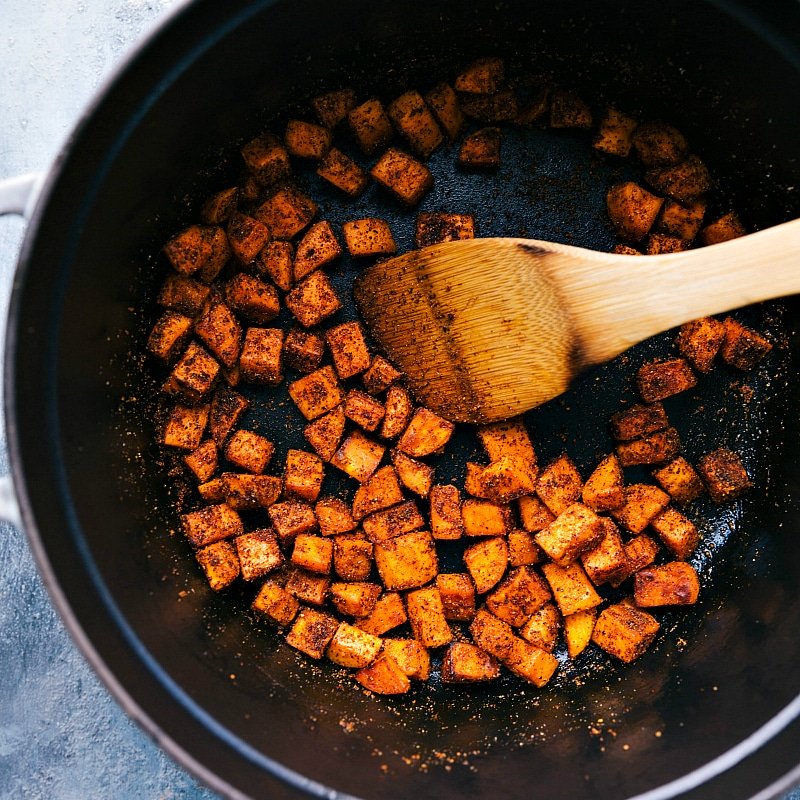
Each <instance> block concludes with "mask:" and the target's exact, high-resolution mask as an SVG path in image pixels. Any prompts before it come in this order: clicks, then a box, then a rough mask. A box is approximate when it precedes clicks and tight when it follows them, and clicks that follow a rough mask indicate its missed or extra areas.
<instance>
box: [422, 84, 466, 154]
mask: <svg viewBox="0 0 800 800" xmlns="http://www.w3.org/2000/svg"><path fill="white" fill-rule="evenodd" d="M425 103H426V104H427V106H428V108H429V109H430V110H431V112H432V113H433V116H434V117H436V121H437V122H438V123H439V126H440V127H441V129H442V130H443V131H444V132H445V133H446V134H447V138H448V139H449V140H450V141H451V142H454V141H455V140H456V139H458V136H459V134H460V133H461V130H462V128H463V127H464V115H463V114H462V113H461V107H460V106H459V103H458V95H457V94H456V92H455V90H454V89H453V87H452V86H450V85H449V84H447V83H438V84H436V86H434V87H433V88H432V89H431V90H430V91H429V92H426V94H425Z"/></svg>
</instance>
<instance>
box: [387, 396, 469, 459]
mask: <svg viewBox="0 0 800 800" xmlns="http://www.w3.org/2000/svg"><path fill="white" fill-rule="evenodd" d="M455 427H456V426H455V425H454V424H453V423H452V422H449V421H448V420H446V419H443V418H442V417H440V416H439V415H438V414H435V413H434V412H433V411H431V410H430V409H427V408H425V407H424V406H422V407H420V408H418V409H417V410H416V411H415V412H414V415H413V416H412V417H411V422H409V423H408V426H407V427H406V429H405V431H404V432H403V435H402V436H401V437H400V439H399V441H398V442H397V449H398V450H400V451H401V452H403V453H406V455H409V456H412V457H413V458H421V457H423V456H429V455H431V454H432V453H437V452H439V451H440V450H442V448H444V446H445V445H446V444H447V443H448V442H449V441H450V437H451V436H452V435H453V431H454V430H455Z"/></svg>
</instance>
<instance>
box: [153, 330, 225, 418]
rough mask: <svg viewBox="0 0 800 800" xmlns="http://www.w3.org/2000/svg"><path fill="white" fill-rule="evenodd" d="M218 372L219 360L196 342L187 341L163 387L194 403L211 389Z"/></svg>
mask: <svg viewBox="0 0 800 800" xmlns="http://www.w3.org/2000/svg"><path fill="white" fill-rule="evenodd" d="M219 373H220V366H219V362H218V361H217V360H216V359H215V358H214V356H212V355H211V354H210V353H209V352H208V351H207V350H206V349H205V348H204V347H203V346H202V345H200V344H198V343H197V342H189V344H188V346H187V347H186V350H184V352H183V355H182V356H181V357H180V358H179V359H178V362H177V363H176V364H175V366H174V367H173V368H172V372H170V374H169V377H168V378H167V381H166V383H165V384H164V387H163V389H164V390H165V391H174V392H176V393H177V394H179V395H181V396H182V397H184V398H186V400H187V401H189V402H190V403H196V402H198V401H199V400H201V399H202V398H203V397H204V396H205V395H206V394H208V392H210V391H211V389H212V388H213V386H214V384H215V383H216V381H217V378H218V377H219ZM173 387H174V388H173Z"/></svg>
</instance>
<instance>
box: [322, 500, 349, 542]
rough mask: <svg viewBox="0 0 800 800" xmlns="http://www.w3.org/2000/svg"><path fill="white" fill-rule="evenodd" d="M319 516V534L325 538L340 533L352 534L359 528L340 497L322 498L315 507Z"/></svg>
mask: <svg viewBox="0 0 800 800" xmlns="http://www.w3.org/2000/svg"><path fill="white" fill-rule="evenodd" d="M314 513H315V514H316V515H317V521H318V523H319V532H320V533H321V534H322V535H323V536H338V535H339V534H340V533H350V531H353V530H355V529H356V527H357V523H356V521H355V520H354V519H353V515H352V514H351V513H350V507H349V506H348V505H347V503H345V501H344V500H340V499H339V498H338V497H322V498H320V499H319V500H318V501H317V504H316V505H315V506H314Z"/></svg>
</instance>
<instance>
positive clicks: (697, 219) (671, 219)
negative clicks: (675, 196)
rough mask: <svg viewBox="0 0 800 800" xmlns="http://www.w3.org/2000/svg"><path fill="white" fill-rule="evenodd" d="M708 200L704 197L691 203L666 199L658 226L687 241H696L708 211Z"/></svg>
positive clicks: (665, 231)
mask: <svg viewBox="0 0 800 800" xmlns="http://www.w3.org/2000/svg"><path fill="white" fill-rule="evenodd" d="M706 205H707V204H706V201H705V199H704V198H702V197H698V198H697V200H692V201H690V202H689V203H686V204H684V203H678V202H677V201H676V200H665V201H664V205H663V206H662V207H661V216H660V217H659V218H658V223H657V225H656V227H657V228H658V229H659V230H660V231H663V232H664V233H666V234H669V235H670V236H677V237H678V238H679V239H683V241H685V242H691V241H694V239H695V237H696V236H697V233H698V231H699V230H700V226H701V225H702V224H703V217H704V216H705V213H706Z"/></svg>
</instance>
